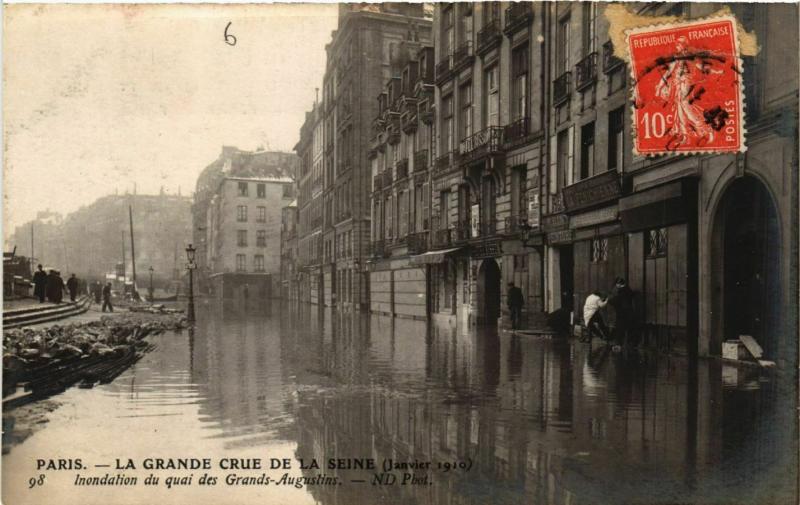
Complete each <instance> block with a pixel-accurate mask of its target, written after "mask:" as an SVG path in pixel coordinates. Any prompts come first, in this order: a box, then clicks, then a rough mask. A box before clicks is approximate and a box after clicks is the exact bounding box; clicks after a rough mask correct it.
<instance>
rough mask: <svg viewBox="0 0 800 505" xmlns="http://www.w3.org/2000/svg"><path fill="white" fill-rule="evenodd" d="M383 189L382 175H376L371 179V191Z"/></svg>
mask: <svg viewBox="0 0 800 505" xmlns="http://www.w3.org/2000/svg"><path fill="white" fill-rule="evenodd" d="M382 189H383V174H378V175H376V176H374V177H373V178H372V191H380V190H382Z"/></svg>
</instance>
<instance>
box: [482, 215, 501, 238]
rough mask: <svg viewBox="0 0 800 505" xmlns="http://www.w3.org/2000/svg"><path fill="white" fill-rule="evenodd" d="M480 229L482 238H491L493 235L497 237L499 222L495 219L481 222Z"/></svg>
mask: <svg viewBox="0 0 800 505" xmlns="http://www.w3.org/2000/svg"><path fill="white" fill-rule="evenodd" d="M480 228H481V236H482V237H491V236H492V235H496V234H497V220H495V219H488V220H481V226H480Z"/></svg>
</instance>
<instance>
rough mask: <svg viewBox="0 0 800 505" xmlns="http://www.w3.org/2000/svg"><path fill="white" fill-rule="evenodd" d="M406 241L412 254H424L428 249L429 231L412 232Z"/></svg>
mask: <svg viewBox="0 0 800 505" xmlns="http://www.w3.org/2000/svg"><path fill="white" fill-rule="evenodd" d="M406 243H407V245H408V252H409V253H410V254H422V253H424V252H425V251H427V250H428V232H427V231H418V232H415V233H410V234H409V235H408V239H407V241H406Z"/></svg>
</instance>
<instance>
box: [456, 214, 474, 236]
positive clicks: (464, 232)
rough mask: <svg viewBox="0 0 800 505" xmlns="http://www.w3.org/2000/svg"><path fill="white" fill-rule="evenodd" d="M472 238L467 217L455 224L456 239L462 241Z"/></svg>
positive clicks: (470, 226) (470, 224)
mask: <svg viewBox="0 0 800 505" xmlns="http://www.w3.org/2000/svg"><path fill="white" fill-rule="evenodd" d="M470 238H472V223H471V222H470V220H469V219H462V220H461V221H459V222H458V224H457V225H456V240H457V241H459V242H463V241H466V240H469V239H470Z"/></svg>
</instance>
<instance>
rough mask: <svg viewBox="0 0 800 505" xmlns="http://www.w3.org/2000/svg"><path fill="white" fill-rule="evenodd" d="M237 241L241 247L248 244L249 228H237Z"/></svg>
mask: <svg viewBox="0 0 800 505" xmlns="http://www.w3.org/2000/svg"><path fill="white" fill-rule="evenodd" d="M236 243H237V244H238V245H239V246H240V247H246V246H247V230H236Z"/></svg>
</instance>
